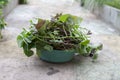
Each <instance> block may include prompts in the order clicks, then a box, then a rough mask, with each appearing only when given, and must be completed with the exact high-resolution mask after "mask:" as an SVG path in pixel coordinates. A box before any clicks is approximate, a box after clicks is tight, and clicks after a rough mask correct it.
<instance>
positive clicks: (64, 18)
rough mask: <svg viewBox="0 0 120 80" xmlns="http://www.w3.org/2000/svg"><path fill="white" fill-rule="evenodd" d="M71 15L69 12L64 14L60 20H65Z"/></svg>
mask: <svg viewBox="0 0 120 80" xmlns="http://www.w3.org/2000/svg"><path fill="white" fill-rule="evenodd" d="M69 16H70V15H69V14H65V15H62V16H60V18H59V21H62V22H65V21H66V20H67V19H68V17H69Z"/></svg>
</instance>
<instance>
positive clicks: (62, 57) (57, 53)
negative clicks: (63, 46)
mask: <svg viewBox="0 0 120 80" xmlns="http://www.w3.org/2000/svg"><path fill="white" fill-rule="evenodd" d="M74 53H75V52H74V51H73V50H68V51H65V50H64V51H62V50H53V51H46V50H43V51H41V55H40V59H42V60H44V61H47V62H52V63H64V62H68V61H70V60H72V59H73V57H74Z"/></svg>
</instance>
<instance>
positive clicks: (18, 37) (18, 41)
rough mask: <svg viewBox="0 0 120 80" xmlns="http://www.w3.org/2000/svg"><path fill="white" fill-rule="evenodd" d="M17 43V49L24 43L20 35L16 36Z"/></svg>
mask: <svg viewBox="0 0 120 80" xmlns="http://www.w3.org/2000/svg"><path fill="white" fill-rule="evenodd" d="M17 43H18V46H19V47H22V46H23V43H24V41H23V38H22V37H21V36H20V35H18V36H17Z"/></svg>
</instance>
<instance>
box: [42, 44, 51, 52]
mask: <svg viewBox="0 0 120 80" xmlns="http://www.w3.org/2000/svg"><path fill="white" fill-rule="evenodd" d="M44 49H45V50H48V51H52V50H53V47H52V46H50V45H45V46H44Z"/></svg>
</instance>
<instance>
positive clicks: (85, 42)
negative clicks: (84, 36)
mask: <svg viewBox="0 0 120 80" xmlns="http://www.w3.org/2000/svg"><path fill="white" fill-rule="evenodd" d="M89 43H90V40H84V41H82V42H81V43H80V44H81V45H85V46H86V45H88V44H89Z"/></svg>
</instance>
